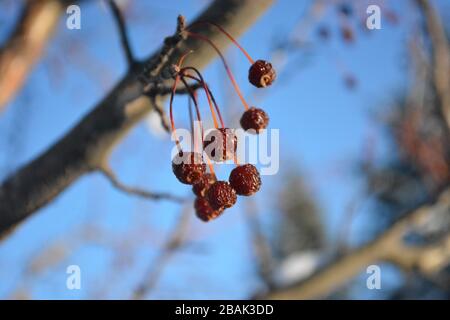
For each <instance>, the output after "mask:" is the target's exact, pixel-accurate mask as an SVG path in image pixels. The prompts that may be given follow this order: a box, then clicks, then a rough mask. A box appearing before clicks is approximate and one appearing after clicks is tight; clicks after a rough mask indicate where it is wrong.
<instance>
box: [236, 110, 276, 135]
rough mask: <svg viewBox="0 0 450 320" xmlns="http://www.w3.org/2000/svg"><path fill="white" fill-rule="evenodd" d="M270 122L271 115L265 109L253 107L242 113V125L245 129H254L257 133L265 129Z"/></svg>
mask: <svg viewBox="0 0 450 320" xmlns="http://www.w3.org/2000/svg"><path fill="white" fill-rule="evenodd" d="M268 124H269V116H268V115H267V113H266V112H265V111H264V110H263V109H259V108H255V107H251V108H250V109H248V110H247V111H245V112H244V113H243V114H242V117H241V127H242V129H244V130H246V131H247V130H250V129H253V130H255V131H256V133H259V132H260V131H261V130H264V129H265V128H266V127H267V126H268Z"/></svg>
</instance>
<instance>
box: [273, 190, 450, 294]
mask: <svg viewBox="0 0 450 320" xmlns="http://www.w3.org/2000/svg"><path fill="white" fill-rule="evenodd" d="M442 210H445V212H448V211H449V210H450V188H447V189H445V190H444V191H443V192H442V193H441V194H440V195H439V196H438V198H437V200H435V201H433V202H431V203H429V204H425V205H423V206H421V207H419V208H418V209H415V210H413V211H412V212H410V213H408V214H406V215H405V216H404V217H403V218H402V219H400V220H399V221H398V222H397V223H395V224H394V225H393V226H392V227H390V228H389V229H388V230H387V231H385V232H384V233H383V234H382V235H380V236H379V237H378V238H376V239H375V240H373V241H372V242H370V243H369V244H367V245H365V246H363V247H361V248H359V249H356V250H354V251H353V252H350V253H349V254H347V255H345V256H343V257H341V258H339V259H338V260H336V261H334V262H332V263H331V264H329V265H327V266H326V267H324V268H322V269H321V270H319V271H318V272H316V273H315V274H313V275H312V276H311V277H309V278H307V279H306V280H304V281H302V282H300V283H298V284H295V285H293V286H292V287H289V288H285V289H279V290H277V291H274V292H272V293H270V294H268V295H267V296H266V297H265V298H267V299H314V298H318V297H323V296H325V295H327V294H330V293H332V292H333V291H334V290H336V289H337V288H339V287H340V286H341V285H342V284H344V283H346V282H347V281H348V280H350V279H351V278H353V277H354V276H356V275H357V274H358V273H359V272H361V270H363V269H365V268H367V267H368V266H369V265H371V264H373V263H376V262H379V261H388V262H394V263H396V262H398V263H400V260H399V259H401V258H398V257H401V256H402V255H403V253H404V252H403V251H402V250H403V249H404V248H405V247H404V245H403V244H402V240H403V239H402V238H403V236H404V235H405V233H406V231H408V230H409V229H410V228H411V227H417V226H419V225H421V224H422V223H423V222H424V221H425V220H426V219H427V218H428V217H429V216H430V215H431V214H433V213H436V212H442ZM445 244H446V245H447V246H448V245H449V244H448V242H445ZM408 253H409V256H408V260H409V264H408V265H410V266H411V265H415V264H417V263H418V262H417V261H418V260H420V258H418V256H417V254H423V253H424V251H423V250H420V249H419V250H417V249H413V248H409V251H408ZM420 256H421V257H423V256H422V255H420ZM412 257H414V258H412ZM405 259H406V258H404V259H403V260H401V261H402V263H403V265H406V260H405Z"/></svg>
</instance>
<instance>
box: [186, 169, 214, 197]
mask: <svg viewBox="0 0 450 320" xmlns="http://www.w3.org/2000/svg"><path fill="white" fill-rule="evenodd" d="M216 181H217V179H216V176H215V175H213V174H211V173H205V174H204V175H203V176H202V177H201V178H200V180H199V181H197V182H196V183H195V184H194V185H193V186H192V191H193V192H194V194H195V195H196V196H197V197H205V196H206V192H207V191H208V189H209V187H210V186H211V185H212V184H213V183H214V182H216Z"/></svg>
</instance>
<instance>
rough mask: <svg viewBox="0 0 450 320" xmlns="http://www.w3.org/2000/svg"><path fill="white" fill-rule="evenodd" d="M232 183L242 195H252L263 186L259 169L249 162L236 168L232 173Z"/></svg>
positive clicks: (230, 179)
mask: <svg viewBox="0 0 450 320" xmlns="http://www.w3.org/2000/svg"><path fill="white" fill-rule="evenodd" d="M229 181H230V185H231V187H232V188H233V189H234V190H236V193H237V194H238V195H240V196H251V195H252V194H255V193H256V192H258V190H259V189H260V188H261V177H260V176H259V172H258V169H256V167H255V166H254V165H251V164H249V163H247V164H244V165H241V166H238V167H236V168H234V169H233V170H232V171H231V173H230V178H229Z"/></svg>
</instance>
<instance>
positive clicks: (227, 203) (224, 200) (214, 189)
mask: <svg viewBox="0 0 450 320" xmlns="http://www.w3.org/2000/svg"><path fill="white" fill-rule="evenodd" d="M206 197H207V199H208V201H209V203H210V204H211V207H212V208H213V209H216V210H217V209H220V208H224V209H226V208H230V207H232V206H233V205H234V204H235V203H236V200H237V196H236V191H235V190H234V189H233V188H232V187H231V186H230V184H229V183H228V182H226V181H217V182H215V183H214V184H213V185H212V186H211V187H210V188H209V190H208V192H207V194H206Z"/></svg>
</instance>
